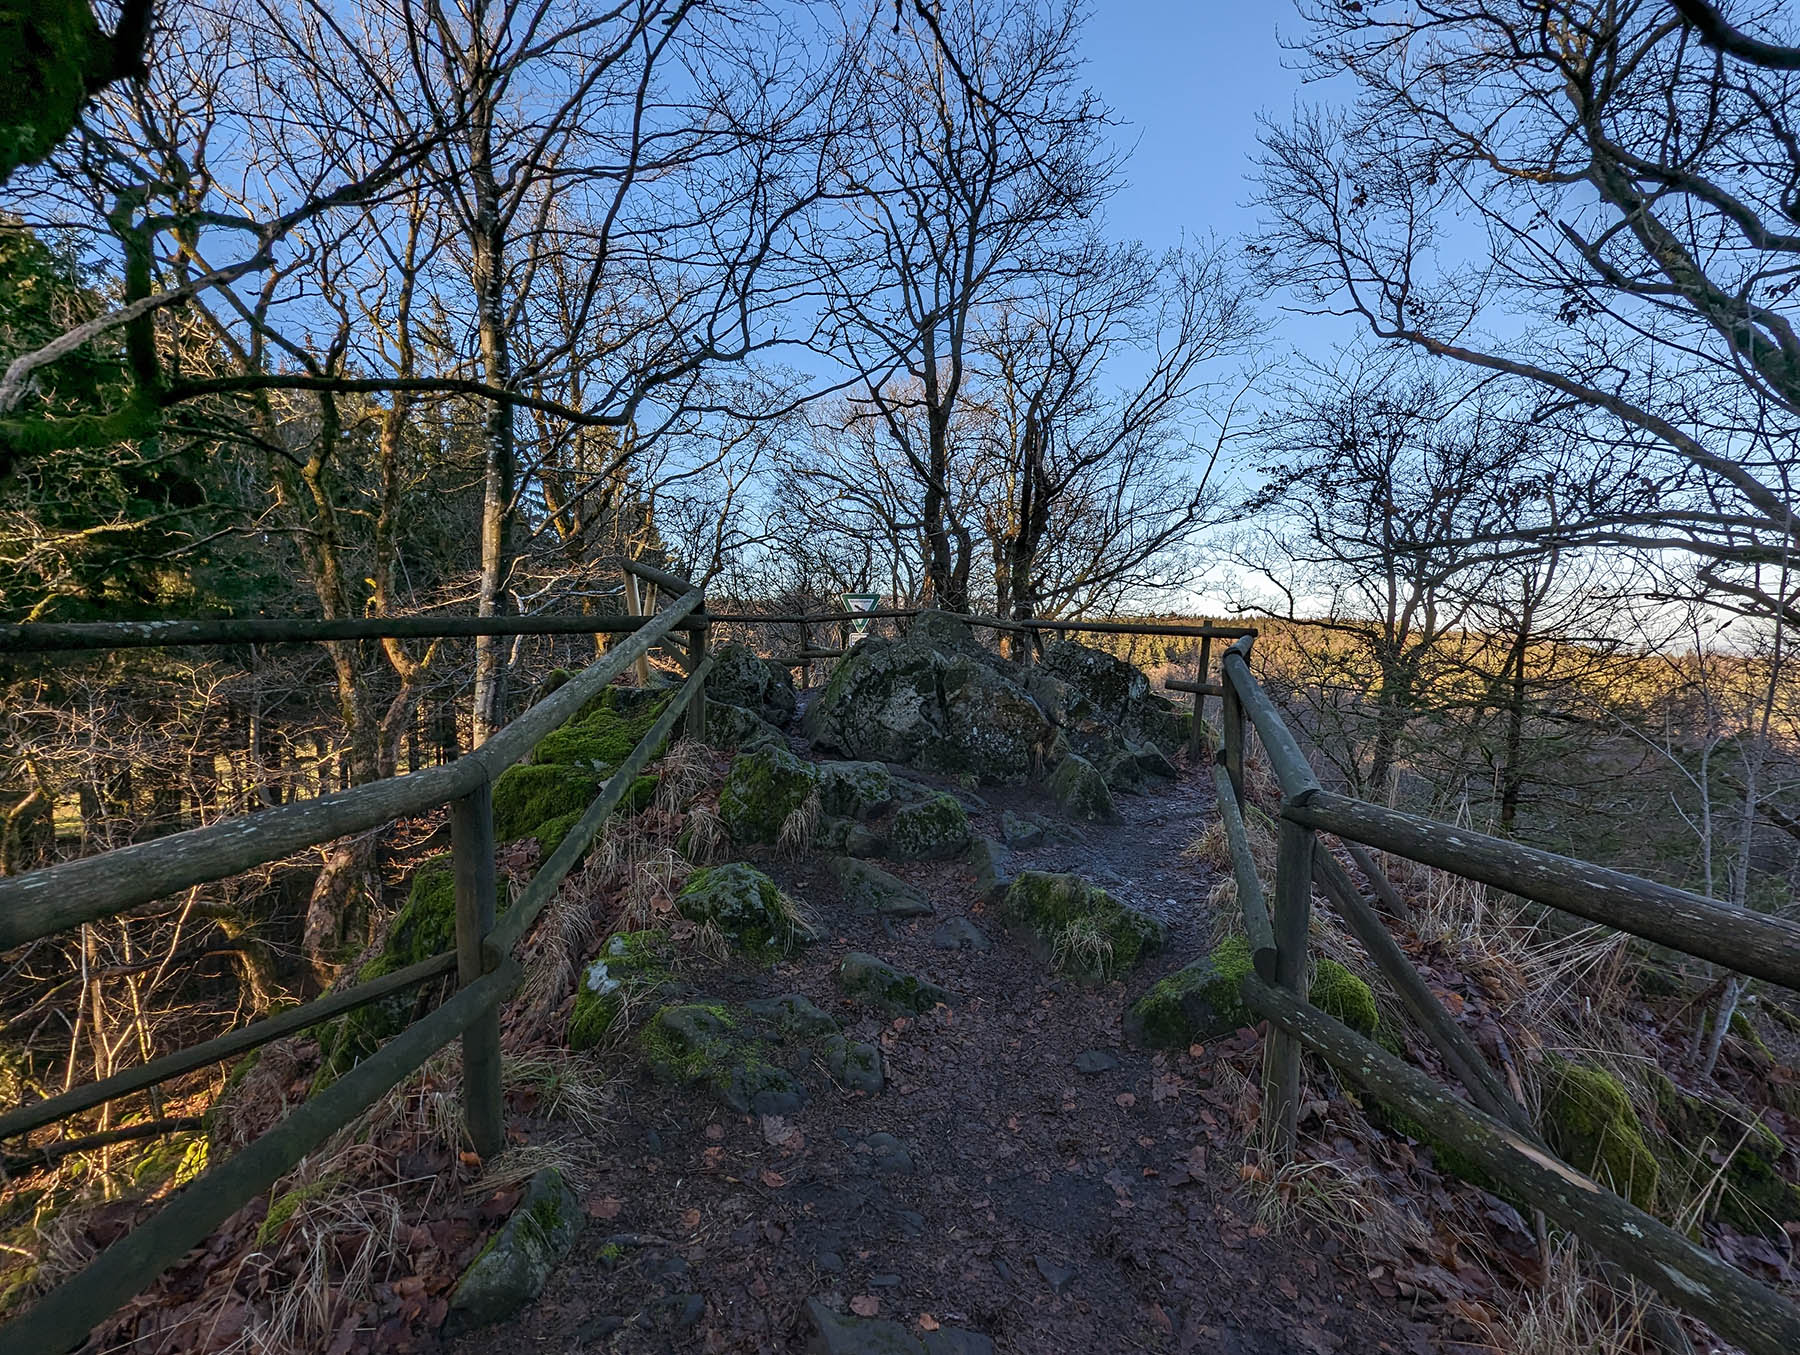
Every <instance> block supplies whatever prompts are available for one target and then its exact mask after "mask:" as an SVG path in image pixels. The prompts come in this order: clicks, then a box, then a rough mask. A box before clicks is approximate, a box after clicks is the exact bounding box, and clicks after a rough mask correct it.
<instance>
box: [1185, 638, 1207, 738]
mask: <svg viewBox="0 0 1800 1355" xmlns="http://www.w3.org/2000/svg"><path fill="white" fill-rule="evenodd" d="M1211 667H1212V636H1210V635H1203V636H1201V637H1200V661H1199V663H1197V664H1196V665H1195V666H1194V683H1195V685H1196V686H1200V687H1204V686H1205V685H1206V671H1207V669H1209V668H1211ZM1205 723H1206V693H1205V692H1195V693H1194V728H1193V732H1192V733H1190V734H1189V735H1188V761H1189V762H1191V763H1193V764H1194V765H1196V766H1198V765H1199V763H1200V750H1201V749H1202V748H1203V747H1204V746H1205V742H1206V741H1205V739H1204V738H1203V737H1202V736H1201V733H1200V730H1201V727H1202V726H1203V725H1204V724H1205Z"/></svg>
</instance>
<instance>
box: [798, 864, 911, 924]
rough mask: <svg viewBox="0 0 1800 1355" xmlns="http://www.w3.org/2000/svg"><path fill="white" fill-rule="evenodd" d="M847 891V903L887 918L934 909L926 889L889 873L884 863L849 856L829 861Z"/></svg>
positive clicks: (859, 910) (833, 871) (828, 865)
mask: <svg viewBox="0 0 1800 1355" xmlns="http://www.w3.org/2000/svg"><path fill="white" fill-rule="evenodd" d="M825 868H826V869H827V870H829V871H830V872H831V877H832V878H833V879H834V880H836V881H837V883H838V888H839V889H840V890H842V891H843V894H844V902H845V903H847V904H849V905H850V907H851V908H852V909H853V910H854V911H856V912H858V913H877V914H880V915H881V916H883V917H923V916H925V915H926V914H928V913H930V912H932V911H934V910H933V909H932V906H931V899H930V898H929V897H927V895H926V893H925V891H924V890H922V889H920V888H918V886H916V885H910V884H908V883H907V882H906V881H905V880H902V879H898V878H897V877H895V876H893V875H890V874H888V873H887V872H886V871H885V870H883V869H882V868H881V867H880V866H877V865H874V864H872V863H871V862H868V861H859V860H857V859H856V858H854V857H849V856H834V857H832V858H831V860H829V861H827V862H826V863H825Z"/></svg>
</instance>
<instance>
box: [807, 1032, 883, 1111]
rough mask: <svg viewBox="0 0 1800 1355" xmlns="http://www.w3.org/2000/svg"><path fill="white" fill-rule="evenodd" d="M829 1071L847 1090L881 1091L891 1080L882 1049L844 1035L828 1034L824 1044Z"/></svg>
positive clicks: (833, 1078)
mask: <svg viewBox="0 0 1800 1355" xmlns="http://www.w3.org/2000/svg"><path fill="white" fill-rule="evenodd" d="M820 1053H821V1054H822V1055H823V1057H824V1060H825V1071H826V1072H828V1073H830V1074H831V1077H832V1080H833V1081H834V1082H836V1083H837V1084H838V1085H839V1086H840V1087H842V1088H843V1089H844V1090H845V1091H852V1092H867V1093H868V1094H869V1095H870V1096H873V1095H875V1094H876V1093H878V1092H879V1091H880V1090H881V1089H882V1087H883V1086H885V1085H886V1083H887V1078H886V1076H885V1074H884V1073H883V1072H882V1067H881V1051H880V1050H879V1049H877V1048H876V1047H875V1046H874V1045H872V1044H864V1043H862V1042H861V1041H858V1040H849V1039H846V1038H845V1037H844V1036H842V1035H828V1036H826V1037H825V1041H824V1043H823V1044H822V1045H821V1046H820Z"/></svg>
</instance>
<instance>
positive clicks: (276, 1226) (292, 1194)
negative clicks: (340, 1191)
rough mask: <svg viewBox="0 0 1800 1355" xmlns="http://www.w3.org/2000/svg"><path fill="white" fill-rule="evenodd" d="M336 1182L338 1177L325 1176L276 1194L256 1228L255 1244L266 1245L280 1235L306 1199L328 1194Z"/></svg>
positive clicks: (336, 1184)
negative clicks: (308, 1183)
mask: <svg viewBox="0 0 1800 1355" xmlns="http://www.w3.org/2000/svg"><path fill="white" fill-rule="evenodd" d="M338 1182H339V1178H338V1177H336V1176H327V1177H325V1178H323V1179H322V1180H318V1181H314V1182H313V1183H312V1184H311V1185H306V1186H296V1187H294V1189H292V1190H290V1191H286V1192H285V1193H283V1194H281V1195H278V1196H276V1197H275V1199H273V1200H272V1201H270V1203H269V1212H268V1213H267V1214H266V1215H264V1216H263V1221H262V1224H261V1226H260V1227H258V1228H257V1230H256V1245H257V1246H258V1247H267V1246H268V1245H269V1244H270V1243H271V1242H273V1241H275V1240H276V1239H277V1238H278V1237H280V1236H281V1230H282V1229H283V1228H285V1227H287V1225H288V1221H289V1220H290V1219H292V1218H293V1217H294V1215H295V1214H296V1213H297V1212H298V1211H299V1209H300V1206H301V1205H303V1204H305V1203H306V1202H307V1201H308V1200H316V1199H318V1198H319V1197H320V1196H322V1195H326V1194H329V1193H330V1192H331V1191H333V1190H335V1189H336V1188H337V1186H338Z"/></svg>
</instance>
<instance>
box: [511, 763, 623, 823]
mask: <svg viewBox="0 0 1800 1355" xmlns="http://www.w3.org/2000/svg"><path fill="white" fill-rule="evenodd" d="M599 793H600V781H599V778H598V777H597V776H596V775H595V773H594V772H593V771H591V770H589V769H588V768H586V767H574V766H568V765H565V764H563V763H560V762H549V763H534V762H522V763H517V764H515V765H514V766H511V767H508V768H507V769H506V770H505V771H503V772H501V773H500V775H499V776H498V777H496V778H495V780H494V837H495V839H496V840H498V841H500V842H516V841H518V840H519V839H520V838H523V837H531V836H533V835H535V834H536V833H537V832H538V830H539V829H540V828H542V827H543V826H544V825H546V824H548V823H550V822H551V821H552V820H555V819H560V818H566V817H567V816H568V815H570V814H575V815H577V816H579V815H580V814H582V813H583V812H585V811H586V809H587V807H588V806H589V805H590V804H592V803H593V802H594V796H596V795H598V794H599ZM564 831H565V832H566V831H567V829H565V830H564Z"/></svg>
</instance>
